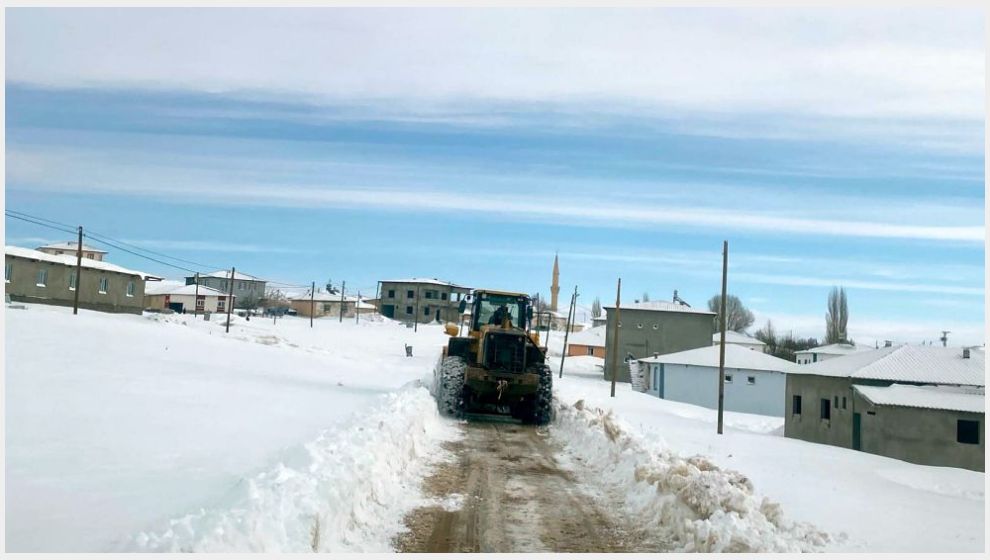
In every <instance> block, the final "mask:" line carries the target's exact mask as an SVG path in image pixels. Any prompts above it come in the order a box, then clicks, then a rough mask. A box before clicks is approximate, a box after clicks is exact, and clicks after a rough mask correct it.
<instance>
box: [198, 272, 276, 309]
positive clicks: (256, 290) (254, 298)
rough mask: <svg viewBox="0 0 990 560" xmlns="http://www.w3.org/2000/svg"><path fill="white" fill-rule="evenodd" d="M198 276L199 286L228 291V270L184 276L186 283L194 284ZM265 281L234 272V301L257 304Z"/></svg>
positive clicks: (243, 303) (263, 295) (263, 294)
mask: <svg viewBox="0 0 990 560" xmlns="http://www.w3.org/2000/svg"><path fill="white" fill-rule="evenodd" d="M197 278H199V285H200V286H209V287H210V288H213V289H214V290H219V291H221V292H223V293H225V294H229V293H230V288H231V286H230V284H229V283H228V282H229V281H230V271H229V270H217V271H214V272H210V273H207V274H200V275H199V276H186V284H187V285H193V284H196V279H197ZM266 283H267V282H266V281H265V280H262V279H260V278H257V277H255V276H251V275H250V274H244V273H243V272H235V273H234V286H233V288H234V301H235V302H237V304H238V305H257V303H258V302H259V301H260V300H262V299H264V297H265V285H266Z"/></svg>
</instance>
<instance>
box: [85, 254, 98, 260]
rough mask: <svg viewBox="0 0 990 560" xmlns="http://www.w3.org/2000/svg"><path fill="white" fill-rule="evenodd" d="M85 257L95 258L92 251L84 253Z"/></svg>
mask: <svg viewBox="0 0 990 560" xmlns="http://www.w3.org/2000/svg"><path fill="white" fill-rule="evenodd" d="M86 258H87V259H95V258H96V255H94V254H93V253H86Z"/></svg>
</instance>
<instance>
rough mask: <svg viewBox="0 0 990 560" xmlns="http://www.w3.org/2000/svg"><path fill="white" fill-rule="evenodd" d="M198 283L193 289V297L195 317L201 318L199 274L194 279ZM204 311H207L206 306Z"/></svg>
mask: <svg viewBox="0 0 990 560" xmlns="http://www.w3.org/2000/svg"><path fill="white" fill-rule="evenodd" d="M193 279H194V280H195V281H196V287H195V288H193V291H194V292H195V295H194V296H193V317H199V273H198V272H197V273H196V276H195V277H194V278H193ZM203 311H206V306H205V305H204V306H203Z"/></svg>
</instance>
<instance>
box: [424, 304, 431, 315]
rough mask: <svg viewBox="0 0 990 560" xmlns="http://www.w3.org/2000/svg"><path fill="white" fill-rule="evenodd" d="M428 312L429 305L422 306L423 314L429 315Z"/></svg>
mask: <svg viewBox="0 0 990 560" xmlns="http://www.w3.org/2000/svg"><path fill="white" fill-rule="evenodd" d="M429 314H430V306H429V305H427V306H426V307H424V308H423V315H429Z"/></svg>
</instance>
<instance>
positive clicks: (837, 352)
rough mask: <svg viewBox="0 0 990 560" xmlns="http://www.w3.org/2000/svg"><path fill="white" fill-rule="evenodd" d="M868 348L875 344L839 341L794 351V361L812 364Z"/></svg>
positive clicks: (874, 347) (873, 348) (868, 349)
mask: <svg viewBox="0 0 990 560" xmlns="http://www.w3.org/2000/svg"><path fill="white" fill-rule="evenodd" d="M870 350H876V346H874V345H866V344H845V343H841V342H840V343H836V344H827V345H825V346H818V347H815V348H809V349H808V350H801V351H800V352H795V353H794V361H795V362H797V363H799V364H814V363H816V362H821V361H824V360H828V359H831V358H838V357H839V356H848V355H849V354H856V353H858V352H869V351H870Z"/></svg>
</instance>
